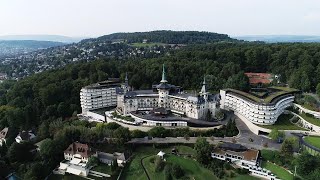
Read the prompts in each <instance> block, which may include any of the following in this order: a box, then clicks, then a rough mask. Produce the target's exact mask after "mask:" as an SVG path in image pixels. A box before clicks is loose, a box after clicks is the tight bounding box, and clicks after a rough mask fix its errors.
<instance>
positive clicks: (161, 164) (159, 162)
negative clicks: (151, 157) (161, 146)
mask: <svg viewBox="0 0 320 180" xmlns="http://www.w3.org/2000/svg"><path fill="white" fill-rule="evenodd" d="M163 167H164V162H163V161H162V159H161V158H160V157H158V156H157V157H156V159H155V161H154V171H155V172H160V171H162V170H163Z"/></svg>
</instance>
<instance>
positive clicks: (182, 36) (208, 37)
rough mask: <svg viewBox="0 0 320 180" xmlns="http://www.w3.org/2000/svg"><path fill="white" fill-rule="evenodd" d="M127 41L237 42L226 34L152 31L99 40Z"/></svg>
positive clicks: (177, 42) (123, 34)
mask: <svg viewBox="0 0 320 180" xmlns="http://www.w3.org/2000/svg"><path fill="white" fill-rule="evenodd" d="M120 39H122V40H125V41H127V43H135V42H142V41H143V40H144V39H145V40H147V41H148V42H157V43H166V44H195V43H212V42H217V41H236V40H235V39H232V38H230V37H229V36H228V35H226V34H218V33H212V32H199V31H164V30H163V31H151V32H134V33H114V34H110V35H105V36H101V37H99V38H97V40H103V41H114V40H120ZM84 41H86V40H84Z"/></svg>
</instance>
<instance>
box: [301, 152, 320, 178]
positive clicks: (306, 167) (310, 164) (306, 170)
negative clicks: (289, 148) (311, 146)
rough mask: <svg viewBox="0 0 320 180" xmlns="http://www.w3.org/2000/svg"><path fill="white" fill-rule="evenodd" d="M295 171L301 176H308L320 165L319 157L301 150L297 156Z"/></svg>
mask: <svg viewBox="0 0 320 180" xmlns="http://www.w3.org/2000/svg"><path fill="white" fill-rule="evenodd" d="M297 165H298V166H297V172H298V174H299V175H302V176H303V177H308V176H309V175H310V174H311V173H312V172H313V171H314V170H315V169H316V168H318V167H319V165H320V159H319V157H314V156H312V155H310V154H309V153H307V152H303V153H302V154H301V155H300V156H298V158H297Z"/></svg>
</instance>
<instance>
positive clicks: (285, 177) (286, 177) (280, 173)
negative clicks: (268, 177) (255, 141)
mask: <svg viewBox="0 0 320 180" xmlns="http://www.w3.org/2000/svg"><path fill="white" fill-rule="evenodd" d="M262 167H263V168H265V169H268V170H270V171H271V172H272V173H273V174H275V175H277V177H279V178H280V179H282V180H293V175H292V174H290V173H289V172H288V171H286V170H284V169H282V168H281V167H280V166H277V165H275V164H273V163H271V162H267V161H264V162H262Z"/></svg>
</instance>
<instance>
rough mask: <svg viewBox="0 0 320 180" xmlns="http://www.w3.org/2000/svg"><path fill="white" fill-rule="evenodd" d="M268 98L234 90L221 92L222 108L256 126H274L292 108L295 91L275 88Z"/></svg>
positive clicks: (271, 90)
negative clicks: (286, 110)
mask: <svg viewBox="0 0 320 180" xmlns="http://www.w3.org/2000/svg"><path fill="white" fill-rule="evenodd" d="M269 90H270V92H268V93H269V94H268V95H267V96H264V97H257V96H255V95H253V94H250V93H246V92H242V91H238V90H234V89H223V90H220V98H221V100H220V107H221V108H222V109H225V110H232V111H234V113H235V115H241V116H243V117H245V118H246V119H248V120H249V121H251V122H252V123H254V124H260V125H271V124H274V123H275V122H276V121H277V119H278V117H279V116H280V115H281V114H282V113H283V112H284V110H285V109H286V108H287V107H289V106H292V104H293V101H294V93H295V92H297V90H295V89H289V88H273V89H269Z"/></svg>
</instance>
